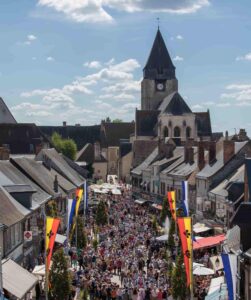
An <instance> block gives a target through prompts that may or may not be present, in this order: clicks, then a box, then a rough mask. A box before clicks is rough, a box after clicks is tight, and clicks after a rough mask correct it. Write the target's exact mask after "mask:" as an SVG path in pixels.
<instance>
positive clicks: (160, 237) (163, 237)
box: [156, 234, 168, 242]
mask: <svg viewBox="0 0 251 300" xmlns="http://www.w3.org/2000/svg"><path fill="white" fill-rule="evenodd" d="M156 240H157V241H161V242H165V241H167V240H168V234H164V235H161V236H158V237H157V238H156Z"/></svg>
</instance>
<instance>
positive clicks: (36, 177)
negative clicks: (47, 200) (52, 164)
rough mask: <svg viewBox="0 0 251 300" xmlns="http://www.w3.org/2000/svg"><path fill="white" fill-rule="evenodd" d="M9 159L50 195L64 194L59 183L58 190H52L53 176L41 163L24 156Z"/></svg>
mask: <svg viewBox="0 0 251 300" xmlns="http://www.w3.org/2000/svg"><path fill="white" fill-rule="evenodd" d="M10 161H11V163H13V164H14V165H15V166H16V167H17V168H19V169H21V171H22V172H23V173H24V174H25V175H26V176H27V177H29V178H30V179H31V180H33V181H34V182H35V183H36V184H37V185H39V186H40V187H41V188H42V189H43V190H44V191H46V192H47V193H48V194H50V195H51V196H53V197H58V196H60V195H62V196H66V194H65V193H64V191H63V190H62V189H61V188H60V185H59V189H58V192H55V191H54V180H55V176H53V175H52V173H50V171H49V170H48V169H46V167H45V166H43V165H42V164H41V163H39V162H37V161H35V160H31V159H27V158H25V157H19V158H12V159H11V160H10ZM58 181H59V180H58Z"/></svg>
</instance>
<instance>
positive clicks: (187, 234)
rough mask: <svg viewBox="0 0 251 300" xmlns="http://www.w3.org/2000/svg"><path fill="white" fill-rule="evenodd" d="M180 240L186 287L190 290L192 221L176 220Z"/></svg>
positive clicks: (187, 218) (187, 219) (186, 218)
mask: <svg viewBox="0 0 251 300" xmlns="http://www.w3.org/2000/svg"><path fill="white" fill-rule="evenodd" d="M178 226H179V231H180V239H181V245H182V251H183V255H184V264H185V269H186V277H187V286H188V287H190V289H191V290H192V276H193V266H192V251H193V248H192V219H191V218H190V217H185V218H178Z"/></svg>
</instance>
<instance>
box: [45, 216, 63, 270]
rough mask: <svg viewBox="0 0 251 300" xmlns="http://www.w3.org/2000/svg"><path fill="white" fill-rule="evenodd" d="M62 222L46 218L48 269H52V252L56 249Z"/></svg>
mask: <svg viewBox="0 0 251 300" xmlns="http://www.w3.org/2000/svg"><path fill="white" fill-rule="evenodd" d="M59 223H60V220H59V219H56V218H51V217H46V240H45V241H46V242H45V247H46V269H47V270H48V269H49V267H50V262H51V257H52V252H53V248H54V243H55V238H56V235H57V231H58V226H59Z"/></svg>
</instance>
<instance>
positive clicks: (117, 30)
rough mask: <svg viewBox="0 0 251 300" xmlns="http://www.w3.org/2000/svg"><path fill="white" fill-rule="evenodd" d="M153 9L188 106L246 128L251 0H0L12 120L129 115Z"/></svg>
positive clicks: (220, 124)
mask: <svg viewBox="0 0 251 300" xmlns="http://www.w3.org/2000/svg"><path fill="white" fill-rule="evenodd" d="M157 18H159V19H160V21H159V26H160V30H161V33H162V35H163V37H164V39H165V42H166V45H167V48H168V51H169V53H170V56H171V57H172V59H173V63H174V65H175V66H176V77H177V79H178V81H179V92H180V94H181V95H182V97H183V98H184V99H185V100H186V101H187V103H188V105H189V106H190V107H191V109H192V110H194V111H206V110H207V109H209V110H210V114H211V121H212V129H213V131H215V132H216V131H225V130H228V131H229V132H230V133H234V132H235V130H237V131H238V130H239V129H240V128H246V130H247V131H248V132H249V134H250V135H251V118H250V115H251V39H250V32H251V1H250V0H239V1H235V0H165V1H163V0H74V1H72V0H18V1H0V38H1V44H0V97H2V98H3V99H4V101H5V102H6V104H7V105H8V107H9V108H10V110H11V112H12V113H13V115H14V116H15V118H16V119H17V121H18V122H26V123H30V122H34V123H36V124H38V125H61V124H62V122H63V121H67V123H68V124H69V125H70V124H71V125H74V124H77V123H80V124H81V125H92V124H99V123H100V120H101V119H104V118H105V117H107V116H109V117H110V118H111V119H115V118H119V119H122V120H124V121H132V120H133V119H134V116H135V109H136V107H137V108H140V82H141V80H142V69H143V68H144V65H145V63H146V60H147V58H148V55H149V52H150V50H151V47H152V44H153V40H154V37H155V35H156V31H157V26H158V21H157Z"/></svg>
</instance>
